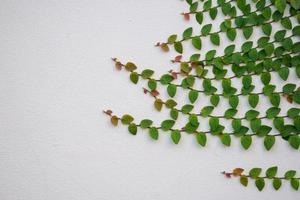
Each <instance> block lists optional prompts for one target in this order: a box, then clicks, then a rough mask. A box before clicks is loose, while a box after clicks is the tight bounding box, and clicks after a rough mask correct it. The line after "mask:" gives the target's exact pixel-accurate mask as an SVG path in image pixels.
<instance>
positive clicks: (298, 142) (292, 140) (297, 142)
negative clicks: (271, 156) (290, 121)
mask: <svg viewBox="0 0 300 200" xmlns="http://www.w3.org/2000/svg"><path fill="white" fill-rule="evenodd" d="M289 144H290V145H291V147H293V148H294V149H299V146H300V138H299V136H298V135H292V136H290V137H289Z"/></svg>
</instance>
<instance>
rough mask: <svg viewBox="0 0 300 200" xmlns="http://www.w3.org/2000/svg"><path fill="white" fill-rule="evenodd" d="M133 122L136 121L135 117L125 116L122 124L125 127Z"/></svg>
mask: <svg viewBox="0 0 300 200" xmlns="http://www.w3.org/2000/svg"><path fill="white" fill-rule="evenodd" d="M133 120H134V119H133V117H132V116H131V115H128V114H125V115H123V116H122V118H121V122H122V124H124V125H128V124H130V123H131V122H132V121H133Z"/></svg>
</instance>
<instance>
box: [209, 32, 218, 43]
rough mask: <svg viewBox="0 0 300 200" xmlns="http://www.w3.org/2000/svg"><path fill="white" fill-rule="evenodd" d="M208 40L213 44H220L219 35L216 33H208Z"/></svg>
mask: <svg viewBox="0 0 300 200" xmlns="http://www.w3.org/2000/svg"><path fill="white" fill-rule="evenodd" d="M210 41H211V42H212V43H213V44H214V45H217V46H219V45H220V36H219V34H217V33H214V34H211V35H210Z"/></svg>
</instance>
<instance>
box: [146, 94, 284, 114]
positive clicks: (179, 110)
mask: <svg viewBox="0 0 300 200" xmlns="http://www.w3.org/2000/svg"><path fill="white" fill-rule="evenodd" d="M144 90H145V88H144ZM148 93H149V94H150V96H151V97H153V98H155V99H158V98H157V97H156V96H153V95H152V94H151V92H150V91H149V90H148ZM162 103H163V104H164V105H166V104H167V103H166V102H165V101H162ZM169 109H170V108H169ZM172 109H174V110H176V111H178V112H180V113H182V114H186V115H189V116H191V115H196V116H199V117H205V116H203V114H201V113H190V112H188V113H186V112H184V111H182V110H181V109H178V108H175V107H173V108H172ZM207 117H211V118H218V119H230V120H245V119H247V118H246V117H230V118H226V117H225V116H214V115H208V116H207ZM276 118H288V116H287V115H284V116H277V117H276ZM256 119H268V117H267V116H262V117H257V118H256Z"/></svg>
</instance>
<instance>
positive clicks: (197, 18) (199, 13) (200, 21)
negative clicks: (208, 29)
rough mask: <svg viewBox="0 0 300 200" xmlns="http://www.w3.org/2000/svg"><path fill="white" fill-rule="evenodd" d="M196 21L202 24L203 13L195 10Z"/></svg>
mask: <svg viewBox="0 0 300 200" xmlns="http://www.w3.org/2000/svg"><path fill="white" fill-rule="evenodd" d="M196 21H197V22H198V24H200V25H201V24H202V22H203V13H202V12H197V14H196Z"/></svg>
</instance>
